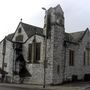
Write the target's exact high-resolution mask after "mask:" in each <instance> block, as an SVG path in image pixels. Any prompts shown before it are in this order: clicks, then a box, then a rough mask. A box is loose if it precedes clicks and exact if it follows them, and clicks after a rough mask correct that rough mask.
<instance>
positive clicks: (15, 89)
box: [0, 86, 51, 90]
mask: <svg viewBox="0 0 90 90" xmlns="http://www.w3.org/2000/svg"><path fill="white" fill-rule="evenodd" d="M0 90H51V89H43V88H23V87H10V86H9V87H7V86H0Z"/></svg>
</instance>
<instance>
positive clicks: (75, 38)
mask: <svg viewBox="0 0 90 90" xmlns="http://www.w3.org/2000/svg"><path fill="white" fill-rule="evenodd" d="M87 30H88V29H86V30H85V31H80V32H74V33H65V41H69V42H74V43H78V42H80V41H81V40H82V38H83V37H84V35H85V33H86V32H87Z"/></svg>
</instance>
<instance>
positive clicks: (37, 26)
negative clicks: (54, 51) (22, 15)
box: [21, 22, 43, 29]
mask: <svg viewBox="0 0 90 90" xmlns="http://www.w3.org/2000/svg"><path fill="white" fill-rule="evenodd" d="M21 24H24V25H28V26H32V27H36V28H41V27H38V26H35V25H31V24H28V23H24V22H21ZM41 29H43V28H41Z"/></svg>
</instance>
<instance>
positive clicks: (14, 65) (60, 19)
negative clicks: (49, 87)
mask: <svg viewBox="0 0 90 90" xmlns="http://www.w3.org/2000/svg"><path fill="white" fill-rule="evenodd" d="M44 21H45V22H44V28H40V27H36V26H33V25H29V24H26V23H23V22H22V21H21V22H20V23H19V25H18V26H17V28H16V31H15V32H14V33H12V34H9V35H8V36H6V37H5V38H4V39H3V40H2V41H1V42H0V69H1V71H3V72H4V73H2V72H1V76H0V79H2V76H3V79H4V81H5V80H6V81H8V82H16V83H18V82H19V81H20V77H21V78H24V79H23V83H29V84H43V82H44V79H45V82H46V84H61V83H63V82H66V81H75V80H84V79H85V80H90V32H89V29H88V28H87V29H86V30H84V31H80V32H74V33H66V32H65V25H64V12H63V10H62V8H61V7H60V5H57V6H56V7H51V8H49V9H48V10H47V11H46V15H45V18H44ZM45 53H46V54H45ZM45 57H46V59H45ZM45 63H46V64H45ZM44 65H45V67H44Z"/></svg>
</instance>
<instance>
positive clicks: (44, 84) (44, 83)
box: [42, 7, 47, 88]
mask: <svg viewBox="0 0 90 90" xmlns="http://www.w3.org/2000/svg"><path fill="white" fill-rule="evenodd" d="M42 9H43V10H45V15H46V28H45V30H46V32H45V59H44V82H43V88H45V86H46V64H47V63H46V61H47V10H46V8H44V7H42Z"/></svg>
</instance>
